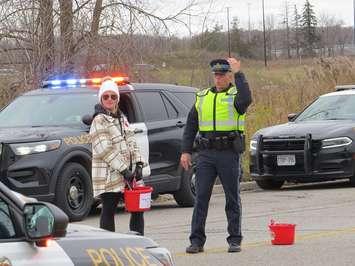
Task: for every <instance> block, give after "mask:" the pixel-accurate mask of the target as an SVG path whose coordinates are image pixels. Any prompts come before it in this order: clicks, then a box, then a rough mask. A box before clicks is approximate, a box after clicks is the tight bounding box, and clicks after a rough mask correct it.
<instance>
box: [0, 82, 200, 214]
mask: <svg viewBox="0 0 355 266" xmlns="http://www.w3.org/2000/svg"><path fill="white" fill-rule="evenodd" d="M113 79H114V80H115V81H116V82H117V83H118V84H119V89H120V103H119V106H120V109H121V110H122V111H123V113H124V114H126V116H127V118H128V121H129V122H130V123H131V126H132V127H133V128H134V129H135V133H136V137H137V141H138V144H139V146H140V149H141V152H142V154H143V156H144V157H145V158H146V159H147V160H148V159H149V166H148V167H145V168H144V169H143V175H144V181H145V182H146V184H148V185H150V186H153V188H154V193H155V195H158V194H164V193H171V194H173V196H174V198H175V200H176V201H177V203H178V204H179V205H180V206H193V203H194V181H193V177H194V173H193V170H190V171H188V172H186V171H183V169H182V168H181V167H180V166H179V158H180V149H181V147H180V144H181V138H182V134H183V128H184V126H185V123H186V117H187V114H188V112H189V110H190V108H191V106H192V105H193V103H194V99H195V95H194V94H195V89H194V88H191V87H185V86H177V85H168V84H143V83H140V84H130V83H129V82H128V78H127V77H125V76H119V77H113ZM101 80H102V79H101V78H93V79H66V80H51V81H47V82H44V84H43V88H40V89H37V90H33V91H30V92H27V93H25V94H24V95H22V96H20V97H18V98H16V99H15V100H14V101H13V102H11V103H10V104H9V105H8V106H6V107H5V108H3V109H2V110H1V111H0V154H1V161H0V180H1V181H2V182H3V183H4V184H6V185H7V186H8V187H9V188H11V189H12V190H14V191H17V192H20V193H22V194H24V195H27V196H31V197H35V198H37V199H39V200H43V201H50V202H54V203H55V204H56V205H57V206H59V207H60V208H61V209H62V210H64V212H65V213H66V214H67V215H68V216H69V218H70V220H71V221H77V220H81V219H83V218H84V217H85V216H86V215H87V214H88V212H89V211H90V209H91V207H92V204H93V203H95V201H93V195H92V184H91V145H90V139H89V135H88V132H89V129H90V123H89V122H88V121H90V118H91V116H92V114H93V113H94V106H95V104H97V103H98V98H97V93H98V88H99V87H100V84H101ZM148 177H149V178H148ZM96 202H97V201H96Z"/></svg>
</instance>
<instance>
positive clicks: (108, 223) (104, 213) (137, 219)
mask: <svg viewBox="0 0 355 266" xmlns="http://www.w3.org/2000/svg"><path fill="white" fill-rule="evenodd" d="M120 199H122V194H121V193H114V192H106V193H103V194H101V202H102V210H101V217H100V228H102V229H105V230H108V231H112V232H115V211H116V208H117V204H118V202H119V200H120ZM129 230H131V231H136V232H138V233H140V234H141V235H144V217H143V212H132V213H131V219H130V221H129Z"/></svg>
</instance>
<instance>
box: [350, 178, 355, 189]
mask: <svg viewBox="0 0 355 266" xmlns="http://www.w3.org/2000/svg"><path fill="white" fill-rule="evenodd" d="M349 181H350V186H352V187H355V176H352V177H350V179H349Z"/></svg>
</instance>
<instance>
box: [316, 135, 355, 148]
mask: <svg viewBox="0 0 355 266" xmlns="http://www.w3.org/2000/svg"><path fill="white" fill-rule="evenodd" d="M352 142H353V141H352V139H351V138H348V137H340V138H332V139H323V140H322V149H329V148H338V147H343V146H348V145H350V144H351V143H352Z"/></svg>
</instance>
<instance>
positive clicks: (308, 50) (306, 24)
mask: <svg viewBox="0 0 355 266" xmlns="http://www.w3.org/2000/svg"><path fill="white" fill-rule="evenodd" d="M301 27H302V34H303V38H304V40H303V41H304V44H303V48H304V52H305V54H306V55H309V56H314V55H315V51H314V49H315V47H316V44H317V42H318V41H319V38H318V36H317V33H316V28H317V17H316V16H315V13H314V9H313V5H311V3H310V2H309V0H306V3H305V4H304V7H303V12H302V17H301Z"/></svg>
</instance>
